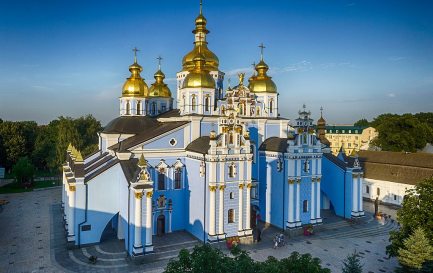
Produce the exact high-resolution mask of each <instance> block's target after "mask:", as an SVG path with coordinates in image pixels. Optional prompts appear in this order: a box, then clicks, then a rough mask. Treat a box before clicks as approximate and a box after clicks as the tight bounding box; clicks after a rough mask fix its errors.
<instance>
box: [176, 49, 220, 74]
mask: <svg viewBox="0 0 433 273" xmlns="http://www.w3.org/2000/svg"><path fill="white" fill-rule="evenodd" d="M198 43H199V42H196V43H195V46H194V48H193V49H192V50H191V51H190V52H189V53H188V54H186V55H185V56H184V57H183V59H182V70H183V71H190V70H193V69H194V61H193V59H194V57H195V56H196V55H197V53H198V52H199V51H201V54H202V55H203V56H204V59H205V65H204V67H205V68H206V69H207V70H209V71H218V66H219V59H218V57H217V56H216V55H215V54H214V53H213V52H212V51H210V50H209V49H208V47H207V44H206V43H205V42H200V43H201V44H198Z"/></svg>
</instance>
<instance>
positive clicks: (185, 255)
mask: <svg viewBox="0 0 433 273" xmlns="http://www.w3.org/2000/svg"><path fill="white" fill-rule="evenodd" d="M164 272H165V273H178V272H191V273H202V272H204V273H206V272H209V273H210V272H212V273H226V272H230V273H244V272H245V273H247V272H248V273H267V272H276V273H330V272H331V271H330V270H329V269H327V268H322V267H321V266H320V259H318V258H312V257H311V255H310V254H304V255H300V254H299V253H297V252H293V253H292V254H291V255H290V256H289V257H287V258H284V259H282V260H277V259H276V258H274V257H268V259H267V260H266V261H265V262H256V261H254V260H253V259H252V258H251V257H250V256H249V255H248V253H247V252H246V251H243V250H240V251H237V255H234V257H229V256H227V255H225V254H224V253H222V252H221V251H220V250H219V249H216V248H213V247H212V246H210V245H209V244H206V245H202V246H196V247H194V249H193V251H192V253H190V252H189V251H188V250H185V249H183V250H181V251H180V252H179V255H178V258H177V259H175V260H171V261H170V262H169V263H168V264H167V267H166V269H165V271H164Z"/></svg>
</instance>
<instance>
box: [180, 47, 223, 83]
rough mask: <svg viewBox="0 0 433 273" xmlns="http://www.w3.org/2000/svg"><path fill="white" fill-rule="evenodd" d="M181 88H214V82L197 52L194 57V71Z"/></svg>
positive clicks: (203, 59) (199, 53)
mask: <svg viewBox="0 0 433 273" xmlns="http://www.w3.org/2000/svg"><path fill="white" fill-rule="evenodd" d="M182 88H215V80H214V78H213V77H212V76H211V75H210V74H209V70H207V68H206V60H205V57H204V56H203V54H201V52H200V51H199V52H198V54H197V55H196V56H195V57H194V69H193V70H192V71H190V72H189V74H188V75H187V76H186V77H185V79H184V81H183V85H182Z"/></svg>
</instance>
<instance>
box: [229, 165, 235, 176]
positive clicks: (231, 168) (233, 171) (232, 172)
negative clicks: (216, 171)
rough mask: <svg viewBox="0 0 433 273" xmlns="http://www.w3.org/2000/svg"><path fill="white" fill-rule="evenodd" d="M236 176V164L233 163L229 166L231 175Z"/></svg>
mask: <svg viewBox="0 0 433 273" xmlns="http://www.w3.org/2000/svg"><path fill="white" fill-rule="evenodd" d="M235 176H236V166H235V165H234V164H231V165H230V166H229V177H235Z"/></svg>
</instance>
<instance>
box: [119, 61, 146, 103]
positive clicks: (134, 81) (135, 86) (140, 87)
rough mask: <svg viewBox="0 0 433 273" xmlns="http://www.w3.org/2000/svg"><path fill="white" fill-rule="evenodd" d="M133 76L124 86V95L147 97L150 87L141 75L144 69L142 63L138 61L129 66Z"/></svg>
mask: <svg viewBox="0 0 433 273" xmlns="http://www.w3.org/2000/svg"><path fill="white" fill-rule="evenodd" d="M129 71H130V72H131V76H130V77H129V78H128V79H127V80H126V82H125V84H123V87H122V97H147V96H148V93H149V91H148V87H147V84H146V83H145V82H144V79H143V78H142V77H141V75H140V73H141V71H143V68H142V67H141V65H139V64H138V63H137V62H136V61H134V63H133V64H132V65H130V66H129Z"/></svg>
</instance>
